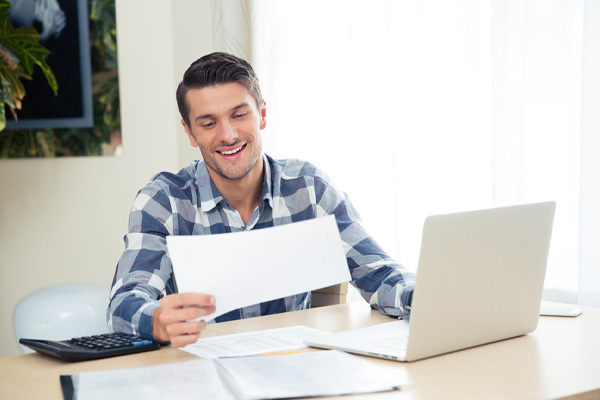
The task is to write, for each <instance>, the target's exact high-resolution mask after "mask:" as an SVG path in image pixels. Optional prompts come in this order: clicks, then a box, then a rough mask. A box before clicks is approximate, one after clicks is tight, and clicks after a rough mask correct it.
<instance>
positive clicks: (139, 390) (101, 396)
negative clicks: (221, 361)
mask: <svg viewBox="0 0 600 400" xmlns="http://www.w3.org/2000/svg"><path fill="white" fill-rule="evenodd" d="M218 368H220V367H218V366H217V365H215V363H214V361H213V360H202V359H200V360H194V361H186V362H181V363H174V364H164V365H155V366H151V367H142V368H126V369H113V370H108V371H93V372H83V373H80V374H78V375H75V376H74V377H73V380H74V385H73V386H74V391H75V397H74V398H76V399H77V400H106V399H111V400H121V399H122V400H132V399H144V400H164V399H182V400H186V399H189V400H195V399H199V398H203V399H214V400H235V396H234V395H233V394H232V392H231V390H230V388H228V387H227V386H226V385H225V383H224V381H223V380H222V379H221V375H220V374H219V371H218Z"/></svg>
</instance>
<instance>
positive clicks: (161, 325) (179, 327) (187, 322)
mask: <svg viewBox="0 0 600 400" xmlns="http://www.w3.org/2000/svg"><path fill="white" fill-rule="evenodd" d="M215 301H216V300H215V298H214V297H213V296H211V295H208V294H200V293H174V294H170V295H168V296H165V297H163V298H162V299H161V300H160V306H159V307H158V308H157V309H156V310H154V314H153V315H152V334H153V335H154V340H157V341H159V342H171V344H172V345H173V346H174V347H183V346H186V345H188V344H191V343H196V341H197V340H198V337H199V336H200V332H202V330H203V329H204V328H206V322H205V321H192V320H193V319H196V318H199V317H204V316H207V315H209V314H212V313H214V312H215Z"/></svg>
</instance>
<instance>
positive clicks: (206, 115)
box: [194, 102, 250, 122]
mask: <svg viewBox="0 0 600 400" xmlns="http://www.w3.org/2000/svg"><path fill="white" fill-rule="evenodd" d="M245 107H250V104H248V103H246V102H244V103H242V104H240V105H237V106H235V107H233V108H232V109H231V110H230V112H233V111H237V110H239V109H242V108H245ZM214 117H215V116H214V114H203V115H198V116H197V117H196V118H194V121H196V122H197V121H200V120H203V119H209V118H214Z"/></svg>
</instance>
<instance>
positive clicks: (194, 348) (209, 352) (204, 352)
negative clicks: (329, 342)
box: [182, 325, 329, 358]
mask: <svg viewBox="0 0 600 400" xmlns="http://www.w3.org/2000/svg"><path fill="white" fill-rule="evenodd" d="M328 334H329V333H328V332H325V331H321V330H318V329H313V328H309V327H307V326H301V325H298V326H292V327H286V328H277V329H267V330H263V331H254V332H246V333H236V334H232V335H223V336H216V337H210V338H202V337H201V338H200V339H198V341H197V342H196V343H194V344H190V345H188V346H185V347H184V348H183V349H182V350H184V351H187V352H188V353H191V354H194V355H197V356H198V357H203V358H218V357H240V356H249V355H255V354H265V353H277V352H286V351H290V350H297V349H303V348H306V346H305V345H304V339H306V338H307V337H314V336H318V335H328Z"/></svg>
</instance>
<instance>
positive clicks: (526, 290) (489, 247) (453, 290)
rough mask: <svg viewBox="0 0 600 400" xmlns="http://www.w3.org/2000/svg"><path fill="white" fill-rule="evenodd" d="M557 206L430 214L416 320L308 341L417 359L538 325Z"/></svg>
mask: <svg viewBox="0 0 600 400" xmlns="http://www.w3.org/2000/svg"><path fill="white" fill-rule="evenodd" d="M555 206H556V205H555V203H554V202H547V203H537V204H526V205H519V206H511V207H501V208H493V209H488V210H478V211H469V212H463V213H457V214H448V215H436V216H431V217H428V218H427V219H426V220H425V224H424V227H423V239H422V242H421V255H420V258H419V268H418V271H417V282H416V286H415V291H414V294H413V300H412V309H411V314H410V319H409V320H397V321H394V322H389V323H384V324H380V325H375V326H370V327H366V328H360V329H354V330H349V331H345V332H340V333H334V334H331V335H324V336H321V337H316V338H310V339H308V340H306V341H305V343H306V344H307V345H309V346H313V347H319V348H325V349H337V350H343V351H347V352H350V353H356V354H362V355H368V356H374V357H381V358H387V359H392V360H398V361H414V360H419V359H423V358H427V357H432V356H437V355H440V354H445V353H449V352H452V351H457V350H462V349H466V348H469V347H473V346H478V345H482V344H486V343H491V342H495V341H498V340H503V339H508V338H512V337H516V336H520V335H524V334H526V333H529V332H533V331H534V330H535V329H536V327H537V323H538V319H539V313H540V304H541V298H542V289H543V286H544V277H545V275H546V262H547V259H548V249H549V247H550V238H551V235H552V223H553V219H554V210H555Z"/></svg>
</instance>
